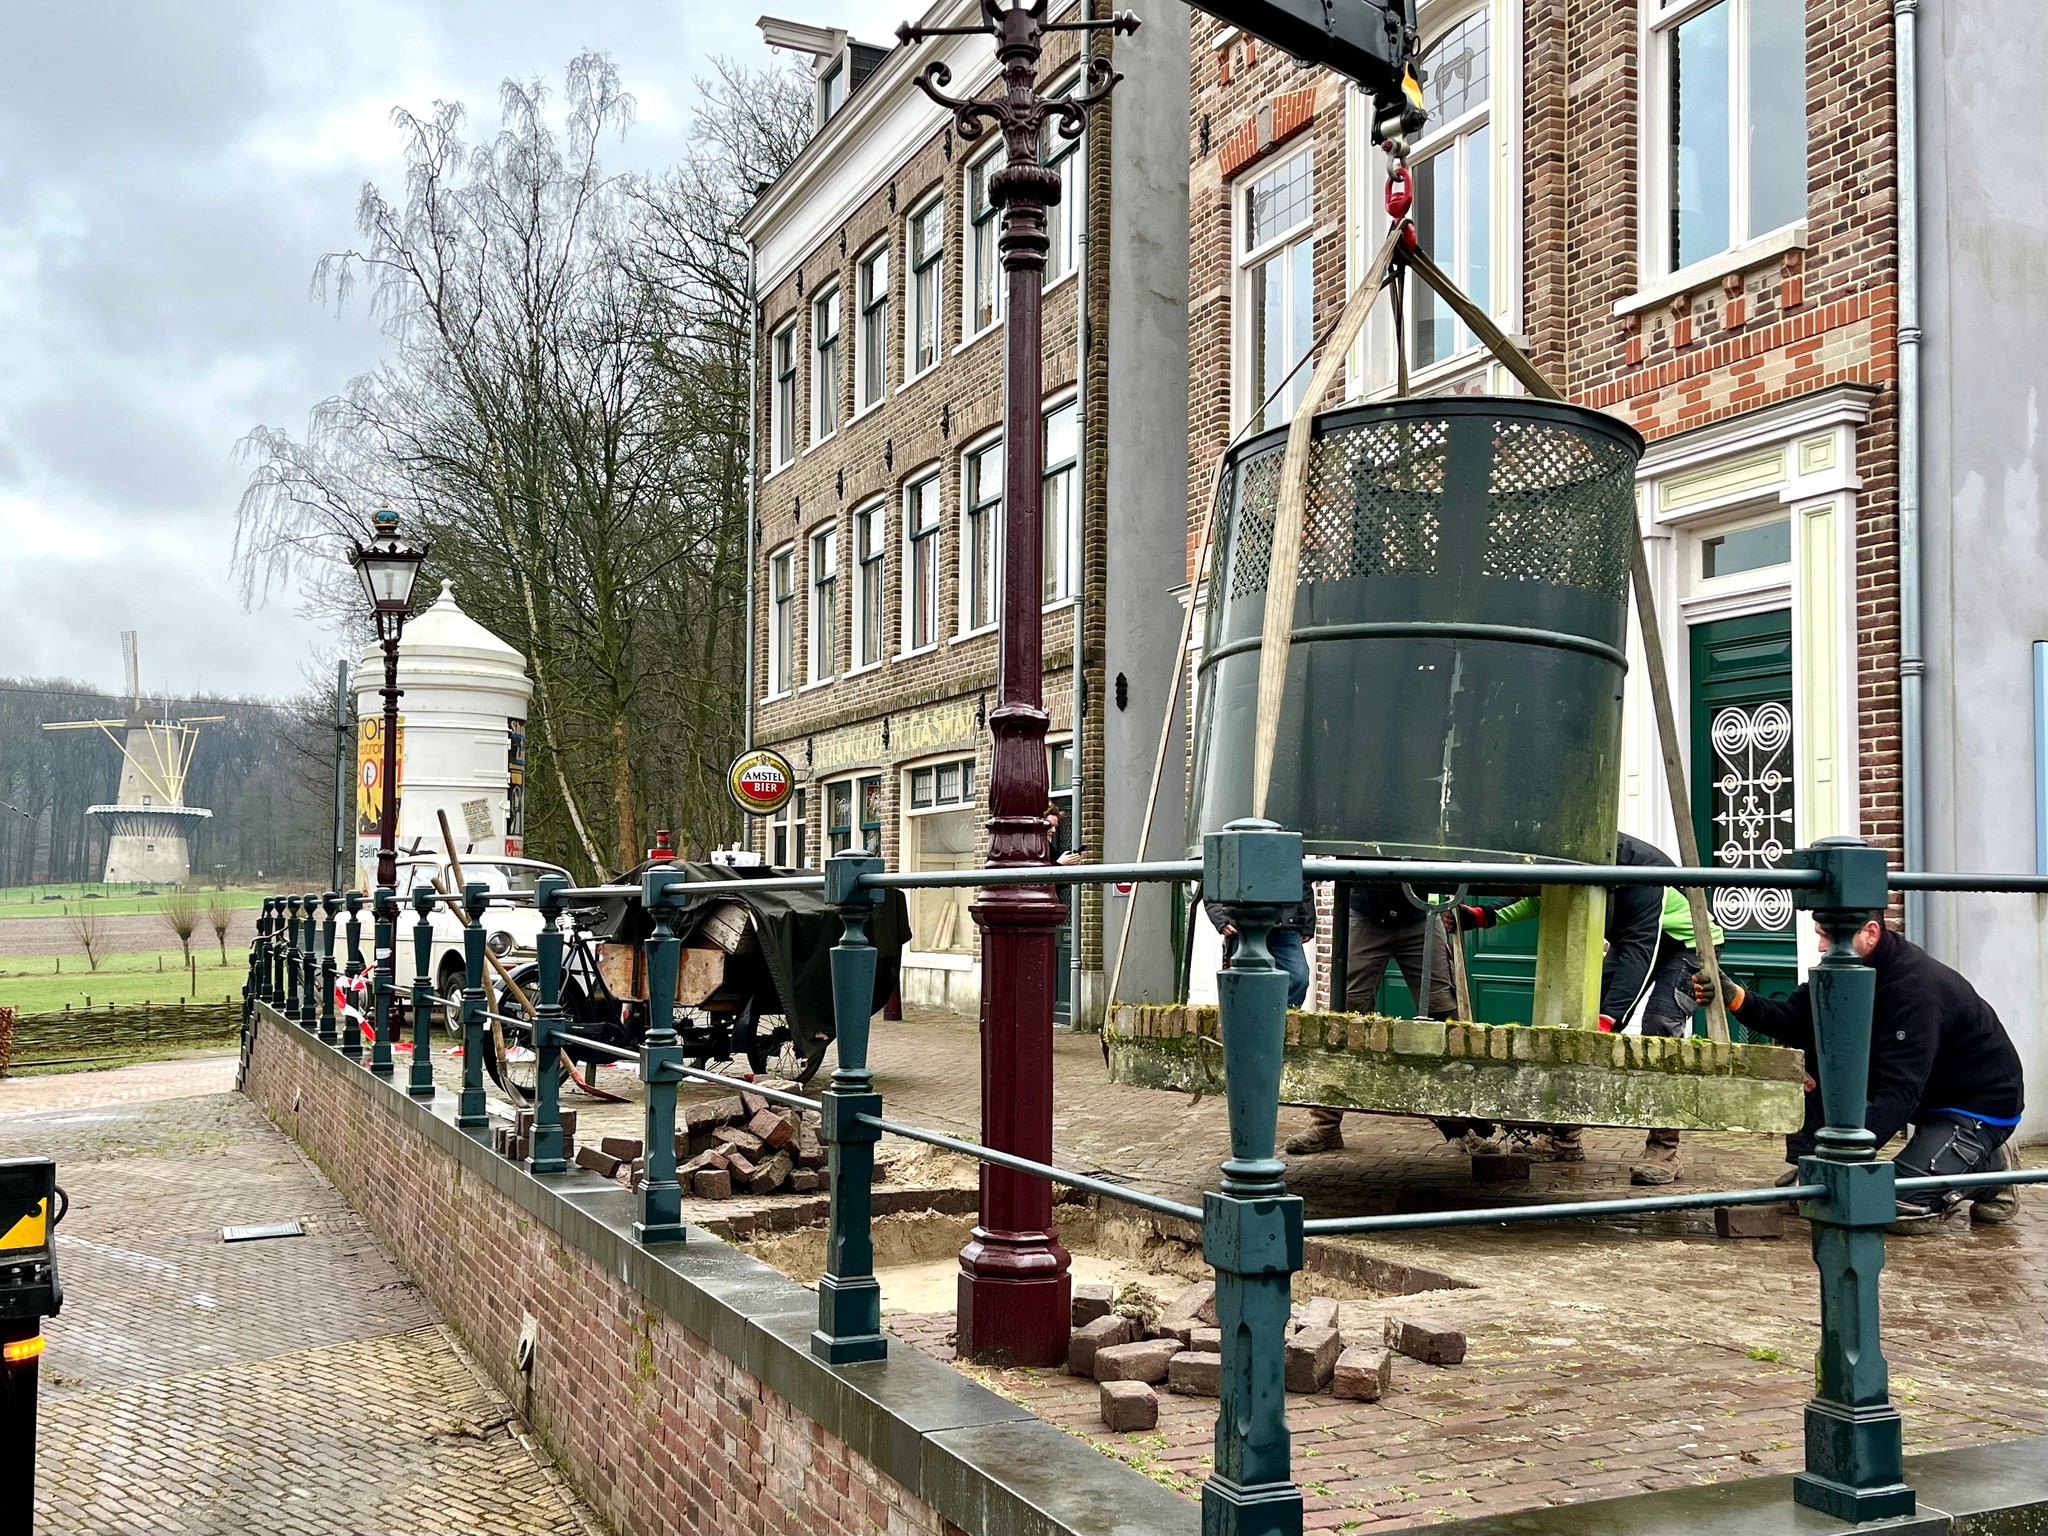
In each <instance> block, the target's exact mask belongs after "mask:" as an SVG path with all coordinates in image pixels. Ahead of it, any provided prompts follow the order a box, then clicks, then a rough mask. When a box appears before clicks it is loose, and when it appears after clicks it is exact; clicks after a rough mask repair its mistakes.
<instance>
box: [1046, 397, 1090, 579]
mask: <svg viewBox="0 0 2048 1536" xmlns="http://www.w3.org/2000/svg"><path fill="white" fill-rule="evenodd" d="M1066 410H1071V411H1073V413H1074V453H1073V457H1072V458H1070V459H1065V460H1062V461H1061V462H1059V463H1057V464H1056V463H1054V461H1053V456H1052V419H1053V417H1054V416H1056V415H1057V414H1059V413H1060V412H1061V411H1066ZM1085 426H1086V423H1085V422H1084V421H1083V420H1082V416H1081V398H1080V396H1079V395H1078V394H1074V393H1068V394H1066V395H1064V396H1061V397H1059V398H1056V399H1053V400H1049V401H1047V402H1046V406H1045V412H1044V427H1043V429H1042V430H1043V431H1044V434H1045V443H1044V451H1043V452H1042V454H1041V455H1040V459H1039V463H1040V466H1041V472H1042V479H1041V480H1040V482H1039V486H1040V498H1039V516H1040V524H1041V532H1042V535H1043V540H1044V551H1043V556H1042V558H1043V561H1044V566H1043V571H1042V584H1043V587H1044V599H1045V606H1046V607H1047V608H1057V607H1060V606H1061V605H1063V604H1066V603H1071V602H1073V601H1074V599H1075V598H1076V597H1077V596H1078V595H1079V594H1080V590H1081V447H1082V438H1083V432H1084V429H1085ZM1062 475H1064V476H1065V477H1066V480H1067V494H1066V498H1065V510H1064V512H1063V513H1061V512H1060V511H1059V507H1060V503H1059V499H1058V498H1056V497H1055V495H1054V493H1053V492H1054V487H1053V481H1054V480H1055V479H1056V478H1058V477H1059V476H1062ZM1056 514H1057V515H1056ZM1062 518H1064V521H1065V528H1064V530H1062V529H1061V528H1060V527H1059V526H1058V525H1059V523H1060V522H1061V520H1062ZM1062 531H1064V535H1065V536H1064V537H1061V536H1060V535H1061V533H1062Z"/></svg>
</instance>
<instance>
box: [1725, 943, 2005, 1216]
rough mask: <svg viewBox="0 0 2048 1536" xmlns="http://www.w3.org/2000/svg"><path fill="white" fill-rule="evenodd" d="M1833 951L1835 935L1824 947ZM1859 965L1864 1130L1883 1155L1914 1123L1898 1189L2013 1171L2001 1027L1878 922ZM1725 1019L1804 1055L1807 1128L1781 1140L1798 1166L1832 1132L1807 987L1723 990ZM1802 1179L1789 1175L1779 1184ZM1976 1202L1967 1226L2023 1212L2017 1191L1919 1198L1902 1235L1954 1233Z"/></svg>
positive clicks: (1985, 1006) (1935, 964) (1899, 1163)
mask: <svg viewBox="0 0 2048 1536" xmlns="http://www.w3.org/2000/svg"><path fill="white" fill-rule="evenodd" d="M1820 945H1821V949H1822V950H1823V951H1825V950H1826V949H1827V947H1828V941H1827V935H1826V934H1825V933H1823V934H1822V935H1821V940H1820ZM1854 945H1855V950H1856V953H1857V955H1858V956H1859V957H1860V958H1861V959H1862V961H1863V963H1864V964H1865V965H1867V966H1869V967H1870V968H1871V969H1872V970H1874V971H1875V972H1877V1000H1876V1003H1875V1006H1874V1008H1873V1010H1872V1014H1871V1031H1870V1086H1869V1102H1870V1107H1869V1109H1868V1111H1867V1112H1866V1114H1865V1117H1864V1123H1865V1124H1866V1125H1867V1126H1868V1127H1869V1130H1870V1133H1871V1135H1873V1136H1875V1137H1876V1138H1877V1145H1878V1146H1879V1147H1880V1148H1882V1147H1883V1146H1884V1145H1885V1143H1886V1142H1888V1141H1890V1140H1891V1139H1892V1137H1893V1136H1895V1135H1897V1134H1898V1133H1899V1132H1900V1131H1902V1130H1904V1129H1905V1128H1906V1126H1907V1125H1908V1124H1910V1125H1911V1126H1912V1127H1913V1134H1912V1136H1911V1137H1910V1138H1909V1139H1908V1140H1907V1142H1906V1144H1905V1146H1904V1147H1903V1148H1902V1149H1901V1150H1900V1151H1899V1153H1898V1155H1897V1156H1896V1157H1895V1158H1894V1159H1893V1166H1894V1167H1895V1168H1896V1169H1897V1171H1898V1174H1899V1176H1900V1177H1902V1178H1911V1177H1916V1176H1927V1175H1940V1174H1963V1173H1977V1172H1982V1171H1986V1170H1989V1169H1994V1168H2012V1167H2016V1166H2018V1165H2017V1162H2016V1161H2015V1160H2014V1158H2013V1155H2012V1150H2011V1148H2010V1147H2008V1146H2007V1145H2006V1142H2007V1139H2008V1138H2009V1137H2010V1136H2011V1135H2012V1133H2013V1131H2014V1130H2015V1129H2016V1128H2017V1127H2018V1125H2019V1123H2020V1111H2021V1109H2022V1107H2023V1105H2024V1097H2023V1090H2022V1085H2021V1078H2020V1058H2019V1052H2017V1051H2016V1050H2014V1049H2013V1044H2012V1041H2011V1039H2009V1038H2008V1037H2007V1035H2006V1033H2005V1026H2004V1025H2003V1024H2001V1023H2000V1022H1999V1019H1998V1015H1997V1014H1996V1013H1994V1012H1993V1011H1992V1009H1991V1005H1990V1004H1989V1003H1987V1002H1985V1001H1984V999H1983V998H1981V997H1979V996H1978V995H1977V992H1976V989H1975V988H1973V987H1972V986H1971V985H1970V984H1969V982H1967V981H1965V980H1964V979H1963V978H1962V977H1961V976H1960V975H1958V974H1957V973H1956V972H1954V971H1952V970H1950V969H1949V968H1948V967H1947V966H1945V965H1943V964H1942V963H1941V962H1940V961H1939V960H1937V959H1935V958H1934V956H1932V955H1930V954H1928V953H1927V951H1926V950H1924V949H1922V948H1920V946H1919V945H1917V944H1914V943H1912V942H1911V941H1909V940H1908V939H1906V938H1905V937H1903V936H1902V935H1900V934H1898V933H1894V932H1893V931H1892V930H1891V929H1889V928H1887V927H1885V926H1884V924H1883V923H1881V922H1879V921H1877V920H1875V919H1873V920H1871V921H1870V922H1867V923H1865V924H1864V925H1863V926H1862V927H1861V928H1859V929H1857V930H1856V937H1855V940H1854ZM1721 986H1722V995H1723V998H1724V1000H1725V1001H1726V1002H1727V1004H1728V1011H1729V1012H1730V1013H1732V1014H1733V1015H1734V1016H1735V1017H1736V1018H1737V1019H1739V1020H1740V1021H1741V1022H1742V1024H1743V1027H1744V1028H1746V1029H1751V1030H1754V1031H1755V1032H1756V1033H1758V1034H1760V1035H1768V1036H1769V1037H1770V1038H1771V1039H1773V1040H1776V1041H1778V1042H1779V1043H1780V1044H1783V1045H1790V1046H1797V1047H1798V1048H1800V1049H1801V1050H1804V1051H1805V1052H1806V1053H1807V1090H1806V1123H1805V1124H1804V1125H1802V1126H1801V1127H1800V1128H1799V1130H1798V1131H1797V1132H1796V1133H1795V1134H1793V1135H1791V1136H1788V1137H1786V1138H1785V1160H1786V1161H1787V1162H1790V1163H1795V1164H1796V1163H1797V1162H1798V1160H1799V1159H1800V1158H1801V1157H1803V1156H1806V1155H1807V1154H1808V1153H1810V1152H1812V1151H1813V1146H1814V1134H1815V1133H1816V1132H1817V1131H1818V1130H1819V1129H1820V1128H1821V1126H1822V1125H1823V1124H1824V1123H1825V1121H1824V1117H1823V1115H1822V1111H1821V1101H1820V1093H1819V1091H1818V1089H1817V1088H1816V1087H1815V1086H1814V1082H1813V1073H1814V1069H1815V1061H1814V1029H1813V1002H1812V998H1811V996H1810V994H1809V992H1808V989H1807V986H1806V984H1805V983H1803V982H1802V983H1801V984H1800V986H1799V989H1798V990H1797V991H1796V992H1794V993H1793V994H1792V995H1791V996H1790V997H1788V998H1784V999H1782V1000H1780V999H1776V998H1768V997H1759V996H1757V995H1756V993H1754V992H1751V991H1749V990H1747V989H1746V988H1744V987H1741V986H1738V985H1737V984H1736V983H1735V982H1734V981H1732V980H1730V979H1729V978H1728V976H1727V975H1726V973H1723V975H1722V979H1721ZM1693 992H1694V995H1695V996H1696V997H1697V998H1698V999H1699V1000H1700V1001H1701V1002H1702V1003H1704V1002H1705V1001H1706V1000H1707V996H1708V991H1707V981H1706V978H1705V977H1704V976H1698V977H1695V978H1694V980H1693ZM1796 1177H1797V1174H1796V1172H1795V1173H1787V1174H1786V1175H1785V1176H1784V1177H1783V1178H1781V1179H1780V1180H1779V1181H1778V1182H1779V1183H1781V1184H1789V1183H1791V1182H1792V1181H1793V1180H1794V1179H1795V1178H1796ZM1965 1201H1968V1202H1970V1210H1969V1219H1970V1220H1972V1221H1976V1222H1980V1223H1997V1222H2006V1221H2010V1220H2012V1218H2013V1215H2014V1209H2015V1201H2014V1196H2013V1191H2012V1189H2011V1187H2010V1186H2007V1187H2003V1188H1996V1189H1978V1190H1976V1191H1973V1192H1971V1193H1968V1194H1965V1193H1964V1192H1962V1191H1959V1190H1954V1189H1945V1190H1937V1191H1933V1192H1930V1193H1922V1194H1917V1195H1916V1197H1915V1198H1913V1199H1910V1200H1907V1199H1901V1200H1900V1201H1899V1211H1898V1215H1899V1219H1898V1220H1897V1221H1896V1222H1894V1223H1893V1224H1892V1226H1891V1228H1890V1230H1891V1231H1893V1232H1896V1233H1901V1234H1907V1235H1910V1234H1915V1233H1920V1232H1931V1231H1936V1230H1939V1229H1941V1228H1942V1227H1944V1226H1946V1225H1949V1224H1950V1222H1951V1220H1952V1219H1954V1218H1956V1217H1958V1216H1960V1215H1961V1208H1962V1206H1963V1204H1964V1202H1965Z"/></svg>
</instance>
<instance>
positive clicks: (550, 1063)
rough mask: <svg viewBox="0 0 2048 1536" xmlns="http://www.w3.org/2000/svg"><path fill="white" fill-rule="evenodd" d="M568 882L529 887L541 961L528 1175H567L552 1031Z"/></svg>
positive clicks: (548, 878) (557, 879)
mask: <svg viewBox="0 0 2048 1536" xmlns="http://www.w3.org/2000/svg"><path fill="white" fill-rule="evenodd" d="M568 888H569V882H568V881H567V880H564V879H563V878H562V877H561V876H560V875H542V876H541V877H540V879H538V880H536V881H535V882H534V886H533V904H534V906H535V908H536V909H537V910H538V911H539V912H540V920H541V930H540V936H539V937H538V938H537V939H536V940H535V941H534V949H535V952H536V954H537V957H538V959H539V961H540V997H539V999H538V1000H537V1001H536V1002H535V1004H534V1011H533V1051H534V1059H533V1081H534V1089H533V1144H532V1150H531V1151H530V1153H529V1154H528V1156H527V1159H526V1171H527V1172H528V1173H567V1172H568V1171H569V1163H568V1160H567V1159H566V1158H564V1157H563V1156H562V1151H563V1146H564V1142H563V1137H562V1051H561V1047H559V1046H558V1045H556V1044H555V1031H556V1030H557V1029H558V1028H560V1027H561V1023H562V930H561V929H560V928H559V927H557V926H556V925H557V924H558V923H559V922H560V921H561V917H562V909H563V907H564V905H565V903H564V901H563V898H562V892H563V891H565V890H567V889H568Z"/></svg>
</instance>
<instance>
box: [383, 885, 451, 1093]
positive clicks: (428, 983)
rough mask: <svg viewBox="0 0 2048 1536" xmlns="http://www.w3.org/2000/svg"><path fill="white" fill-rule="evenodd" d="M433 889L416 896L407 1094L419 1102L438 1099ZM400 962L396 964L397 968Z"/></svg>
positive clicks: (423, 888)
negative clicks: (435, 1044)
mask: <svg viewBox="0 0 2048 1536" xmlns="http://www.w3.org/2000/svg"><path fill="white" fill-rule="evenodd" d="M439 900H440V897H439V896H438V895H437V894H435V891H434V888H433V887H432V886H427V885H422V886H417V887H415V888H414V890H413V893H412V910H413V925H412V963H413V973H412V1075H411V1077H410V1078H409V1079H408V1080H407V1082H406V1087H405V1091H406V1092H407V1093H409V1094H411V1095H412V1097H414V1098H416V1099H431V1098H432V1097H433V1096H434V1012H435V1008H436V1006H437V1005H436V1003H435V1000H434V978H433V975H432V970H433V964H434V903H435V902H437V901H439ZM395 964H396V962H395V961H394V966H395Z"/></svg>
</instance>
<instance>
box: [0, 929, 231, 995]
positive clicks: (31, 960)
mask: <svg viewBox="0 0 2048 1536" xmlns="http://www.w3.org/2000/svg"><path fill="white" fill-rule="evenodd" d="M192 958H193V959H194V960H195V961H197V962H198V975H197V979H196V981H195V980H194V979H193V978H191V977H188V976H187V974H186V972H185V957H184V955H183V954H182V953H180V952H179V951H178V950H176V949H170V950H160V951H156V952H154V953H142V954H125V955H104V956H102V957H101V958H100V968H99V969H98V970H97V971H91V970H88V969H87V968H86V963H85V958H84V957H83V956H82V955H9V956H6V957H4V958H0V1007H9V1008H19V1009H20V1010H21V1011H22V1012H23V1013H40V1012H43V1011H45V1010H49V1009H56V1008H63V1007H65V1006H67V1005H68V1006H70V1007H73V1008H83V1007H86V1006H87V999H90V1000H91V1005H92V1006H95V1007H97V1006H99V1005H101V1004H105V1003H122V1004H127V1003H144V1002H147V1003H159V1004H167V1005H175V1004H176V1003H177V1001H178V999H179V998H181V997H183V998H190V999H192V1000H193V1001H194V1002H219V1001H220V1000H221V999H222V998H224V997H232V998H238V997H240V996H241V992H242V979H243V977H244V975H245V974H246V973H247V971H248V954H247V952H246V951H245V950H241V949H240V948H239V947H238V946H236V945H234V944H230V945H229V946H228V963H227V964H226V965H222V964H221V963H220V947H219V946H218V945H217V944H215V943H214V941H213V932H212V930H211V929H208V930H207V931H206V941H205V943H203V944H202V943H200V942H199V941H198V939H196V938H195V939H194V940H193V944H192ZM60 965H61V966H62V967H63V969H62V970H61V971H60V970H59V969H58V967H59V966H60ZM159 967H161V969H159Z"/></svg>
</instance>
